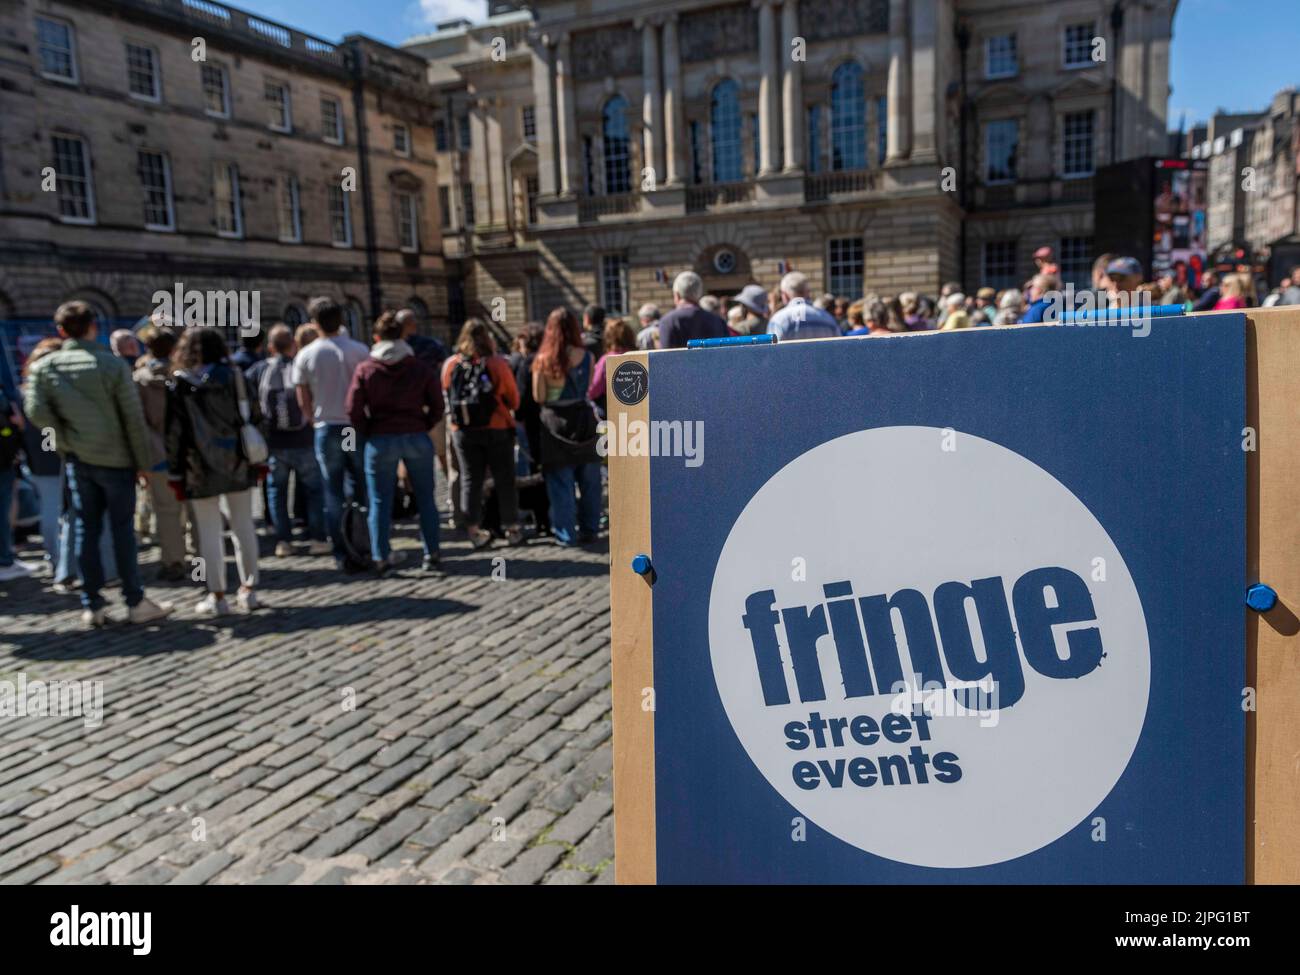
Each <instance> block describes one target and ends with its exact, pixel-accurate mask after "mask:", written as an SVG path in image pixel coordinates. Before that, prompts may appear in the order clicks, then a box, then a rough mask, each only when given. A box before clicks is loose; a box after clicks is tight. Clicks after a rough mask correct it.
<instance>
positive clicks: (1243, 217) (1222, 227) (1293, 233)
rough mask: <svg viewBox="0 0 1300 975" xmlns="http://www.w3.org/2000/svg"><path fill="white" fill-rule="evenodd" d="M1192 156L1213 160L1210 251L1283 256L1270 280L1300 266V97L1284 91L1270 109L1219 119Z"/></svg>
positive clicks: (1261, 257)
mask: <svg viewBox="0 0 1300 975" xmlns="http://www.w3.org/2000/svg"><path fill="white" fill-rule="evenodd" d="M1190 155H1191V156H1192V158H1196V159H1208V160H1209V161H1210V185H1209V209H1208V213H1207V216H1206V225H1207V236H1208V240H1209V243H1210V248H1211V250H1214V249H1216V248H1219V247H1226V246H1235V247H1242V248H1244V249H1246V250H1248V251H1249V252H1250V254H1251V255H1252V256H1253V257H1254V258H1255V259H1256V260H1257V261H1261V262H1262V261H1264V260H1267V259H1270V258H1277V260H1276V261H1273V262H1271V263H1270V271H1269V278H1270V282H1271V283H1276V282H1277V280H1278V279H1280V278H1281V277H1282V276H1283V275H1285V274H1290V272H1291V269H1292V268H1293V267H1294V266H1295V265H1296V264H1297V263H1300V193H1298V192H1297V188H1298V184H1300V93H1297V92H1296V90H1295V89H1292V88H1288V89H1285V90H1283V91H1280V92H1278V93H1277V94H1276V95H1274V96H1273V100H1272V102H1271V103H1270V104H1269V107H1268V109H1267V110H1266V111H1263V112H1259V113H1255V114H1237V115H1228V114H1222V113H1221V114H1219V115H1216V116H1215V117H1214V118H1213V119H1211V120H1210V123H1209V126H1208V128H1207V132H1206V138H1205V140H1204V141H1203V142H1201V143H1199V144H1197V145H1195V146H1193V147H1192V150H1191V152H1190ZM1274 264H1276V266H1273V265H1274Z"/></svg>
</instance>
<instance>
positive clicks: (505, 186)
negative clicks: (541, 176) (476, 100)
mask: <svg viewBox="0 0 1300 975" xmlns="http://www.w3.org/2000/svg"><path fill="white" fill-rule="evenodd" d="M501 108H502V106H501V100H500V99H498V98H494V99H492V100H491V101H489V102H488V103H487V104H486V105H485V106H484V111H485V114H484V118H483V124H484V127H485V128H486V129H487V151H488V174H489V176H488V179H489V180H490V183H489V185H488V199H489V200H490V201H491V205H492V209H491V226H493V227H504V226H506V225H507V224H508V223H509V222H510V220H509V215H508V212H507V207H508V206H509V203H510V166H509V164H508V163H507V162H506V154H505V148H504V143H503V140H502V138H501Z"/></svg>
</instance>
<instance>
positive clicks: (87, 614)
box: [81, 607, 108, 630]
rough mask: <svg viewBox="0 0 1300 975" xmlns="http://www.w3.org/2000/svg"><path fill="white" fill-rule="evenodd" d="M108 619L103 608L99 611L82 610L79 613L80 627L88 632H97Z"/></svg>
mask: <svg viewBox="0 0 1300 975" xmlns="http://www.w3.org/2000/svg"><path fill="white" fill-rule="evenodd" d="M107 619H108V613H107V612H105V611H104V609H103V607H100V608H99V609H83V610H82V611H81V625H82V626H83V627H85V628H86V629H88V630H98V629H99V628H100V627H101V626H103V625H104V623H105V622H106V621H107Z"/></svg>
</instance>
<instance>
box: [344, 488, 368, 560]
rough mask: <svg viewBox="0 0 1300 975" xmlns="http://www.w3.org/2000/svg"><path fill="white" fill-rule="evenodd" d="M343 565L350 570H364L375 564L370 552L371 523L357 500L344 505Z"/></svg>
mask: <svg viewBox="0 0 1300 975" xmlns="http://www.w3.org/2000/svg"><path fill="white" fill-rule="evenodd" d="M342 535H343V567H344V568H345V569H346V570H347V571H348V572H364V571H365V570H366V569H369V568H370V567H371V565H372V564H373V559H372V557H371V554H370V525H369V523H368V521H367V519H366V509H365V508H364V507H363V506H362V505H359V504H357V503H356V502H355V501H349V502H348V503H347V504H345V505H344V506H343V529H342Z"/></svg>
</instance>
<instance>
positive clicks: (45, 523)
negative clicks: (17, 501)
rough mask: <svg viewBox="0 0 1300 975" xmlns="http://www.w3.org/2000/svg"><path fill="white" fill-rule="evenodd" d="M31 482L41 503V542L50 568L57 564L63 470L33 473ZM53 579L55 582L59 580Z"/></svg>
mask: <svg viewBox="0 0 1300 975" xmlns="http://www.w3.org/2000/svg"><path fill="white" fill-rule="evenodd" d="M32 483H33V484H35V485H36V496H37V498H38V500H39V501H40V503H41V543H42V544H43V545H44V546H45V556H46V558H48V559H49V560H50V569H51V570H55V569H57V568H58V565H59V514H60V512H61V511H62V510H63V472H62V471H60V472H59V473H58V474H43V475H38V474H33V475H32ZM61 581H62V580H61V579H55V582H61Z"/></svg>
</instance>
